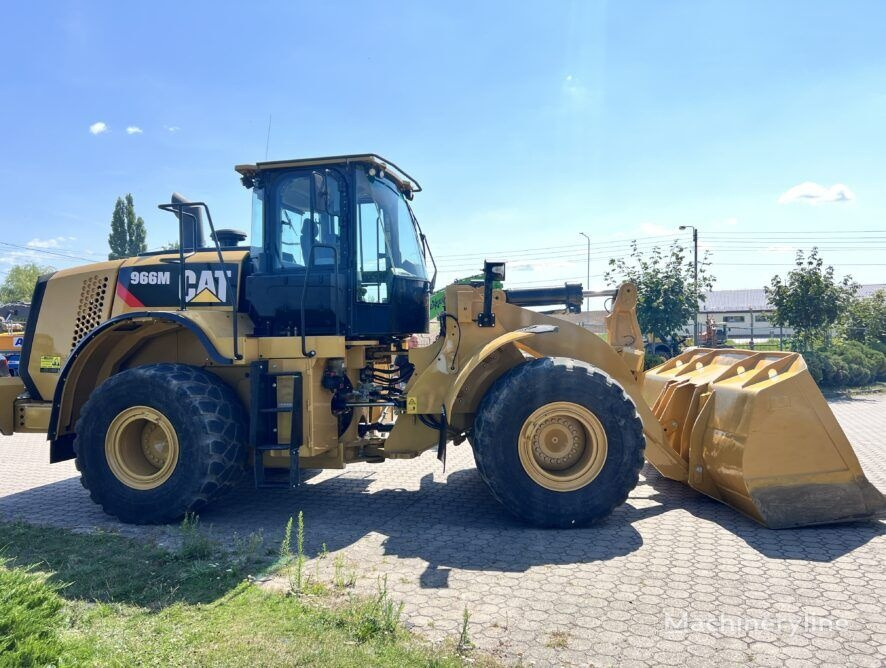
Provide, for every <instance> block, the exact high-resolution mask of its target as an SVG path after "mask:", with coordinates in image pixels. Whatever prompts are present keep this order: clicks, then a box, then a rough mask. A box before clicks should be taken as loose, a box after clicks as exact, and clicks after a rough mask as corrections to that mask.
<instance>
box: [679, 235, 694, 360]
mask: <svg viewBox="0 0 886 668" xmlns="http://www.w3.org/2000/svg"><path fill="white" fill-rule="evenodd" d="M680 229H681V230H687V229H692V263H693V266H694V267H695V269H694V276H695V278H694V280H695V307H694V308H693V315H692V345H694V346H696V347H698V229H697V228H696V227H695V225H680Z"/></svg>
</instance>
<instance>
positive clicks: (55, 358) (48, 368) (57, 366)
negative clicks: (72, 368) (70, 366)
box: [40, 355, 62, 373]
mask: <svg viewBox="0 0 886 668" xmlns="http://www.w3.org/2000/svg"><path fill="white" fill-rule="evenodd" d="M61 368H62V358H61V355H40V373H58V372H59V371H61Z"/></svg>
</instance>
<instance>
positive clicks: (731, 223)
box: [723, 218, 738, 226]
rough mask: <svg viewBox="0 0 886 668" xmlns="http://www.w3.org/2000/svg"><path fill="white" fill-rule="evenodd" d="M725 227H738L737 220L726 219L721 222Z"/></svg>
mask: <svg viewBox="0 0 886 668" xmlns="http://www.w3.org/2000/svg"><path fill="white" fill-rule="evenodd" d="M723 223H724V224H725V225H730V226H731V225H738V218H727V219H726V220H724V221H723Z"/></svg>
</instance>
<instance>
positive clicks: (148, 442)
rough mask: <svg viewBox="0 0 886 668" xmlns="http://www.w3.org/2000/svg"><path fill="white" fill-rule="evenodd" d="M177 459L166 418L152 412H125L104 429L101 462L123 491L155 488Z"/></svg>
mask: <svg viewBox="0 0 886 668" xmlns="http://www.w3.org/2000/svg"><path fill="white" fill-rule="evenodd" d="M178 456H179V447H178V436H177V435H176V433H175V429H174V428H173V427H172V423H170V422H169V420H168V419H167V418H166V416H165V415H163V414H162V413H161V412H160V411H158V410H156V409H154V408H150V407H148V406H133V407H131V408H127V409H126V410H124V411H122V412H121V413H119V414H118V415H117V417H115V418H114V419H113V420H112V421H111V424H110V426H109V427H108V433H107V435H106V436H105V458H106V459H107V461H108V466H109V467H110V469H111V472H112V473H113V474H114V475H115V476H116V477H117V480H119V481H120V482H122V483H123V484H124V485H126V486H127V487H131V488H133V489H153V488H155V487H159V486H160V485H162V484H163V483H164V482H166V481H167V480H168V479H169V476H171V475H172V472H173V471H174V470H175V467H176V464H177V463H178Z"/></svg>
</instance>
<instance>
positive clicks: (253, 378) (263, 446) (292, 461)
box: [249, 360, 303, 489]
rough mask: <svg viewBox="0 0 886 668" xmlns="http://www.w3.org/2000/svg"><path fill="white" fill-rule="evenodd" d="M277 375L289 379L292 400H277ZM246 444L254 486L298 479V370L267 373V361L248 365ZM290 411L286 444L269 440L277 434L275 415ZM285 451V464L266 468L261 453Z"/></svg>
mask: <svg viewBox="0 0 886 668" xmlns="http://www.w3.org/2000/svg"><path fill="white" fill-rule="evenodd" d="M277 378H292V403H280V402H278V399H277V389H278V388H277V382H276V379H277ZM249 380H250V399H251V402H250V407H249V413H250V423H249V444H250V446H251V447H252V451H253V472H254V475H255V486H256V487H257V488H259V489H289V488H292V487H298V485H299V484H300V482H301V479H300V478H301V476H300V469H299V449H300V448H301V444H302V425H303V422H302V383H301V380H302V374H301V372H299V371H279V372H274V373H270V372H268V362H267V360H260V361H258V362H253V363H252V364H251V365H250V374H249ZM281 413H289V414H290V425H291V428H290V432H289V442H288V443H269V442H268V441H273V440H275V436H276V434H277V416H278V415H280V414H281ZM276 450H288V451H289V467H288V469H285V468H271V469H266V468H265V465H264V453H266V452H271V451H276Z"/></svg>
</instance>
